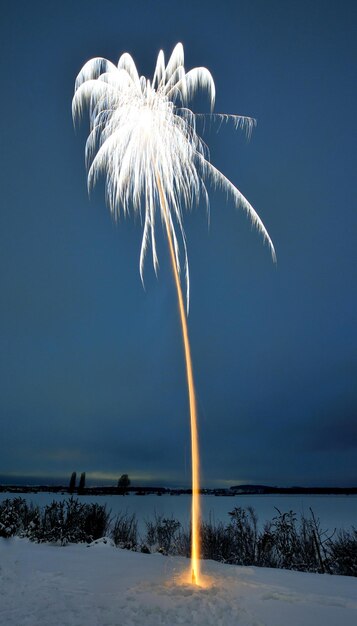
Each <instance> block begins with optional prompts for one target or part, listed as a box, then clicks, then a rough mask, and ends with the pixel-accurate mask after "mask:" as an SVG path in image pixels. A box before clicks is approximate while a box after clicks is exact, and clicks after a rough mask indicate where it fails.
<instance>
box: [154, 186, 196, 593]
mask: <svg viewBox="0 0 357 626" xmlns="http://www.w3.org/2000/svg"><path fill="white" fill-rule="evenodd" d="M157 186H158V190H159V196H160V203H161V207H162V210H163V213H164V219H165V226H166V232H167V238H168V241H169V248H170V256H171V263H172V269H173V273H174V277H175V284H176V289H177V296H178V304H179V311H180V320H181V328H182V337H183V345H184V350H185V361H186V374H187V386H188V398H189V404H190V426H191V462H192V507H191V571H192V576H191V579H192V583H194V584H199V581H200V560H199V559H200V533H199V528H200V491H199V489H200V456H199V446H198V427H197V408H196V394H195V385H194V380H193V371H192V359H191V348H190V340H189V337H188V328H187V319H186V312H185V307H184V303H183V296H182V289H181V283H180V277H179V274H178V271H177V267H176V258H175V250H174V246H173V243H172V237H171V233H170V227H169V222H168V216H167V205H166V200H165V196H164V192H163V189H162V185H161V180H160V177H159V176H157Z"/></svg>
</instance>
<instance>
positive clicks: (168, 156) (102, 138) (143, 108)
mask: <svg viewBox="0 0 357 626" xmlns="http://www.w3.org/2000/svg"><path fill="white" fill-rule="evenodd" d="M199 88H202V89H206V90H207V92H208V95H209V98H210V102H211V108H213V105H214V100H215V86H214V81H213V78H212V76H211V74H210V72H209V71H208V70H207V69H206V68H204V67H198V68H194V69H192V70H190V71H189V72H186V71H185V68H184V51H183V46H182V44H180V43H179V44H177V46H176V47H175V48H174V50H173V52H172V55H171V57H170V59H169V61H168V63H167V64H165V59H164V53H163V52H162V50H161V51H160V52H159V55H158V58H157V63H156V68H155V72H154V76H153V79H152V81H150V80H148V79H146V78H145V77H144V76H139V74H138V72H137V69H136V66H135V63H134V60H133V59H132V57H131V56H130V55H129V54H127V53H124V54H122V55H121V57H120V58H119V61H118V65H117V66H116V65H114V64H113V63H111V61H108V60H107V59H104V58H101V57H97V58H94V59H91V60H90V61H88V62H87V63H86V64H85V65H84V66H83V68H82V70H81V71H80V73H79V74H78V76H77V79H76V84H75V94H74V97H73V102H72V113H73V119H74V121H76V120H77V119H78V118H80V117H81V115H82V113H83V110H84V108H85V107H88V108H89V118H90V134H89V137H88V139H87V143H86V164H87V167H88V188H89V190H90V189H91V187H92V186H93V185H94V184H95V183H96V181H97V179H98V177H99V175H100V174H101V173H102V174H104V176H105V189H106V200H107V203H108V205H109V208H110V210H111V212H112V214H113V215H114V217H115V218H117V217H119V214H120V211H121V210H122V211H123V213H124V215H127V214H128V213H129V209H130V208H132V209H133V211H134V212H136V213H139V214H140V215H141V214H142V206H143V205H144V206H145V211H144V231H143V238H142V244H141V252H140V263H139V267H140V276H141V279H142V280H143V268H144V259H145V254H146V251H147V247H148V244H149V242H150V243H151V249H152V258H153V265H154V269H155V272H157V268H158V259H157V252H156V240H155V221H156V220H155V218H156V212H157V211H159V214H160V215H161V220H162V222H163V223H164V224H165V228H166V232H167V237H168V241H169V247H170V256H171V261H172V267H173V272H174V276H175V283H176V288H177V293H178V300H179V310H180V318H181V325H182V333H183V341H184V348H185V358H186V369H187V380H188V388H189V402H190V415H191V438H192V491H193V505H192V526H193V528H192V537H193V544H192V570H193V578H194V581H195V582H196V583H197V584H199V570H198V558H199V539H198V533H199V501H198V498H199V496H198V493H199V474H198V443H197V419H196V406H195V393H194V385H193V376H192V365H191V356H190V345H189V341H188V332H187V320H186V314H185V310H184V303H183V296H182V291H181V283H180V271H181V270H180V259H179V243H178V240H177V234H176V228H177V227H176V228H175V222H176V223H177V225H178V229H179V231H180V233H181V237H182V244H183V249H184V256H185V265H184V267H185V275H186V308H187V312H188V309H189V295H190V283H189V268H188V258H187V249H186V239H185V234H184V230H183V224H182V207H186V208H188V207H190V206H192V204H193V203H196V204H198V203H199V200H200V197H203V198H204V200H205V201H206V203H207V205H208V193H207V189H206V186H205V182H204V180H205V179H209V180H210V181H211V182H212V183H213V185H214V186H216V187H221V188H222V189H223V190H224V191H226V192H228V193H229V194H230V195H231V197H232V199H233V201H234V203H235V204H236V206H239V207H241V208H243V209H244V210H245V211H246V212H247V214H248V215H249V216H250V218H251V220H252V222H253V224H254V225H255V226H256V227H257V228H258V230H259V231H260V232H261V233H262V235H263V237H264V239H265V240H266V241H267V242H268V245H269V246H270V249H271V253H272V255H273V258H275V252H274V247H273V244H272V242H271V239H270V237H269V235H268V233H267V231H266V229H265V227H264V224H263V223H262V221H261V220H260V218H259V216H258V215H257V213H256V212H255V210H254V209H253V207H252V206H251V204H249V202H248V200H246V198H245V197H244V196H243V195H242V194H241V193H240V191H239V190H238V189H237V188H236V187H235V186H234V185H233V183H231V182H230V181H229V180H228V179H227V178H226V177H225V176H224V175H223V174H222V173H221V172H220V171H219V170H217V169H216V168H215V167H214V166H213V165H212V164H211V163H210V162H209V153H208V149H207V147H206V145H205V144H204V142H203V141H202V140H201V139H200V137H199V136H198V134H197V132H196V115H195V114H194V113H193V112H192V111H191V110H190V109H189V108H188V107H187V103H188V102H189V101H190V100H191V99H192V97H193V96H194V94H195V93H196V91H197V90H198V89H199ZM211 117H212V119H218V120H219V121H220V122H222V121H229V120H232V122H233V124H234V125H235V127H236V128H238V127H241V128H244V129H245V130H246V131H247V133H248V135H249V134H250V132H251V130H252V127H253V125H254V123H255V122H254V120H253V119H251V118H249V117H245V116H239V115H226V114H218V115H217V114H216V115H213V114H211Z"/></svg>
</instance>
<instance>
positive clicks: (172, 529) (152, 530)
mask: <svg viewBox="0 0 357 626" xmlns="http://www.w3.org/2000/svg"><path fill="white" fill-rule="evenodd" d="M145 523H146V543H147V544H148V546H150V548H151V549H152V550H154V551H155V552H161V553H162V554H177V539H178V534H179V530H180V528H181V524H180V522H178V521H177V520H176V519H174V518H173V517H171V518H168V517H163V516H162V515H155V518H154V520H153V521H151V520H147V521H146V522H145Z"/></svg>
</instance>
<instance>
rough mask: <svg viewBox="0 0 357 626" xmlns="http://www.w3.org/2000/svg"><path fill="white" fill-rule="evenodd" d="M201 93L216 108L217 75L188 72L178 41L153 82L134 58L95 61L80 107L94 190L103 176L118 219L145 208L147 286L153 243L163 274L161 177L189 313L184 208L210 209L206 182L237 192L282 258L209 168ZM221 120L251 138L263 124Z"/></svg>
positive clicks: (76, 113)
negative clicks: (201, 130)
mask: <svg viewBox="0 0 357 626" xmlns="http://www.w3.org/2000/svg"><path fill="white" fill-rule="evenodd" d="M199 89H204V90H206V91H207V93H208V96H209V98H210V104H211V110H213V106H214V101H215V85H214V81H213V78H212V75H211V73H210V72H209V71H208V70H207V69H206V68H205V67H197V68H194V69H192V70H190V71H189V72H186V71H185V69H184V51H183V46H182V44H181V43H178V44H177V45H176V47H175V48H174V50H173V52H172V54H171V57H170V59H169V61H168V63H167V65H165V60H164V53H163V51H162V50H161V51H160V52H159V55H158V58H157V63H156V68H155V72H154V76H153V79H152V81H150V80H148V79H146V78H145V77H144V76H139V74H138V71H137V69H136V66H135V63H134V60H133V59H132V57H131V56H130V55H129V54H128V53H124V54H123V55H122V56H121V57H120V58H119V61H118V65H117V66H116V65H114V64H113V63H111V62H110V61H108V60H107V59H104V58H100V57H98V58H94V59H91V60H90V61H88V62H87V63H86V64H85V65H84V66H83V68H82V70H81V71H80V73H79V74H78V76H77V79H76V83H75V94H74V97H73V102H72V113H73V119H74V121H75V122H76V121H77V120H78V119H79V118H81V116H82V114H83V111H84V108H85V107H89V117H90V134H89V137H88V139H87V143H86V164H87V168H88V189H89V190H90V189H91V188H92V187H93V185H94V184H95V183H96V181H97V179H98V177H99V175H100V174H101V173H103V174H104V176H105V188H106V200H107V204H108V205H109V208H110V211H111V212H112V214H113V215H114V217H115V218H117V217H118V216H119V214H120V211H121V210H122V211H123V213H124V215H126V214H128V213H129V209H130V208H132V209H133V211H134V212H136V213H139V214H141V211H142V207H143V206H144V207H145V211H144V231H143V238H142V245H141V252H140V264H139V267H140V276H141V280H142V281H143V268H144V259H145V253H146V251H147V247H148V244H149V242H151V248H152V258H153V265H154V269H155V272H157V268H158V258H157V252H156V242H155V223H156V212H157V211H159V213H160V214H161V219H162V221H163V222H164V221H165V216H164V215H163V210H164V209H163V207H162V205H161V204H160V200H159V193H158V189H157V179H158V177H159V178H160V180H161V184H162V188H163V192H164V194H165V198H166V203H167V208H168V215H167V216H166V217H167V220H168V223H169V228H170V232H171V236H172V239H173V244H174V250H175V257H176V264H177V269H178V271H179V272H180V260H179V244H178V240H177V235H176V230H175V221H176V223H177V224H178V227H179V230H180V232H181V236H182V241H183V247H184V255H185V274H186V302H187V311H188V308H189V291H190V282H189V268H188V257H187V247H186V238H185V233H184V229H183V223H182V208H183V207H185V208H189V207H191V206H192V204H193V203H197V204H198V202H199V199H200V197H201V196H202V197H203V198H204V199H205V201H206V202H207V205H208V193H207V189H206V185H205V182H204V181H205V180H210V181H211V182H212V183H213V185H214V186H218V187H221V188H222V189H223V190H225V191H226V192H229V194H230V195H231V196H232V198H233V200H234V202H235V204H236V206H239V207H241V208H243V209H244V210H245V211H246V212H247V214H248V215H249V217H250V218H251V220H252V222H253V224H254V225H255V226H256V227H257V228H258V230H259V231H260V232H261V233H262V235H263V237H264V239H265V240H266V241H267V242H268V244H269V246H270V249H271V253H272V256H273V259H274V260H275V251H274V246H273V243H272V241H271V239H270V237H269V235H268V232H267V230H266V228H265V226H264V224H263V222H262V221H261V219H260V218H259V216H258V215H257V213H256V211H255V210H254V209H253V207H252V206H251V204H250V203H249V202H248V200H247V199H246V198H245V197H244V196H243V195H242V194H241V192H240V191H239V190H238V189H237V187H235V186H234V185H233V183H232V182H231V181H230V180H228V179H227V178H226V177H225V176H224V175H223V174H222V173H221V172H220V171H219V170H218V169H216V168H215V167H214V166H213V165H212V164H211V163H210V162H209V153H208V149H207V147H206V145H205V143H204V142H203V141H202V139H201V138H200V137H199V136H198V134H197V132H196V115H195V114H194V113H193V112H192V111H191V110H190V109H189V108H188V107H187V104H188V103H189V101H190V100H191V99H192V97H193V96H194V95H195V93H196V91H197V90H199ZM211 115H213V114H211ZM217 117H218V119H219V121H220V122H221V123H222V122H223V121H227V120H228V119H232V121H233V123H234V125H235V127H236V128H238V127H241V128H244V129H245V130H246V131H247V134H248V136H249V135H250V133H251V131H252V127H253V126H254V124H255V120H253V119H252V118H250V117H246V116H240V115H227V114H219V115H218V116H217Z"/></svg>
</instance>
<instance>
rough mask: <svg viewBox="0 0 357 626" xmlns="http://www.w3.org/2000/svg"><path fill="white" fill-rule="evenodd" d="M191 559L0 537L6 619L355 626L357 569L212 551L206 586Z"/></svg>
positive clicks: (88, 625)
mask: <svg viewBox="0 0 357 626" xmlns="http://www.w3.org/2000/svg"><path fill="white" fill-rule="evenodd" d="M188 566H189V562H188V560H187V559H183V558H179V557H173V558H169V557H163V556H161V555H160V554H156V555H147V554H138V553H134V552H129V551H126V550H119V549H117V548H114V547H113V545H112V542H111V541H110V540H108V541H106V542H104V541H103V540H99V541H97V542H95V544H92V545H91V546H89V547H87V546H86V545H84V544H76V545H75V544H71V545H68V546H67V547H65V548H63V547H58V546H54V545H45V544H40V545H37V544H33V543H31V542H29V541H27V540H25V539H19V538H17V537H14V538H12V539H0V625H1V626H18V625H19V624H21V625H22V626H136V625H137V626H139V625H140V626H176V625H179V624H180V625H190V626H191V625H197V626H201V625H202V626H253V625H254V626H258V625H259V626H263V625H265V626H287V625H288V626H319V625H321V626H340V625H341V624H343V626H352V625H353V626H355V624H356V623H357V579H355V578H347V577H343V576H329V575H319V574H305V573H300V572H291V571H283V570H272V569H259V568H253V567H237V566H230V565H223V564H221V563H216V562H213V561H205V562H204V564H203V571H204V573H205V574H206V575H207V577H210V579H211V584H210V586H208V587H207V588H193V587H192V586H191V585H187V584H181V583H180V579H182V575H183V573H184V572H185V571H187V569H188Z"/></svg>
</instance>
